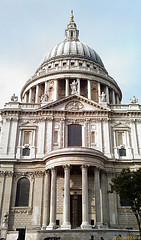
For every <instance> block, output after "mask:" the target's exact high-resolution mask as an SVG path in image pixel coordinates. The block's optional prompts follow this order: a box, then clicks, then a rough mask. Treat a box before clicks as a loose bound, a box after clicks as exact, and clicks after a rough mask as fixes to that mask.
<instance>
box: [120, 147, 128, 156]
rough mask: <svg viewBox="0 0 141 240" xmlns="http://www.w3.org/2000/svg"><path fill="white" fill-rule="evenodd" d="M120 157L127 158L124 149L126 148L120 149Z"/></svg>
mask: <svg viewBox="0 0 141 240" xmlns="http://www.w3.org/2000/svg"><path fill="white" fill-rule="evenodd" d="M119 156H120V157H122V156H126V149H124V148H121V149H119Z"/></svg>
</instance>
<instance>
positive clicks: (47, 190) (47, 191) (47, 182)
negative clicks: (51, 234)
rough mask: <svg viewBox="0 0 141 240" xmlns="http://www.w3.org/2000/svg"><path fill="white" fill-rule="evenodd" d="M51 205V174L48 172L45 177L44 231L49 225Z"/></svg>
mask: <svg viewBox="0 0 141 240" xmlns="http://www.w3.org/2000/svg"><path fill="white" fill-rule="evenodd" d="M49 203H50V172H49V170H47V171H46V173H45V176H44V198H43V223H42V229H43V230H45V229H46V227H47V225H48V224H49Z"/></svg>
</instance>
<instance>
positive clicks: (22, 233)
mask: <svg viewBox="0 0 141 240" xmlns="http://www.w3.org/2000/svg"><path fill="white" fill-rule="evenodd" d="M16 231H18V232H19V234H18V238H19V239H20V240H25V228H17V229H16Z"/></svg>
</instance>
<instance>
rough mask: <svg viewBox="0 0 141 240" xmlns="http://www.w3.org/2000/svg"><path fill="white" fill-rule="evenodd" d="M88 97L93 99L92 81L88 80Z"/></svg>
mask: <svg viewBox="0 0 141 240" xmlns="http://www.w3.org/2000/svg"><path fill="white" fill-rule="evenodd" d="M88 98H89V99H91V81H90V80H88Z"/></svg>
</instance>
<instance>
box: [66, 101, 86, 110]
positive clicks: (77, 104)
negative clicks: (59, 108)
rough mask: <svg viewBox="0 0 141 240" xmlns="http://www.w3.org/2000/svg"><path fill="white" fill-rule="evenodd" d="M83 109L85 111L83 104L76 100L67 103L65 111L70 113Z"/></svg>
mask: <svg viewBox="0 0 141 240" xmlns="http://www.w3.org/2000/svg"><path fill="white" fill-rule="evenodd" d="M82 109H84V106H83V104H82V103H81V102H79V101H76V100H74V101H71V102H69V103H67V104H66V107H65V110H68V111H79V110H82Z"/></svg>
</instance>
